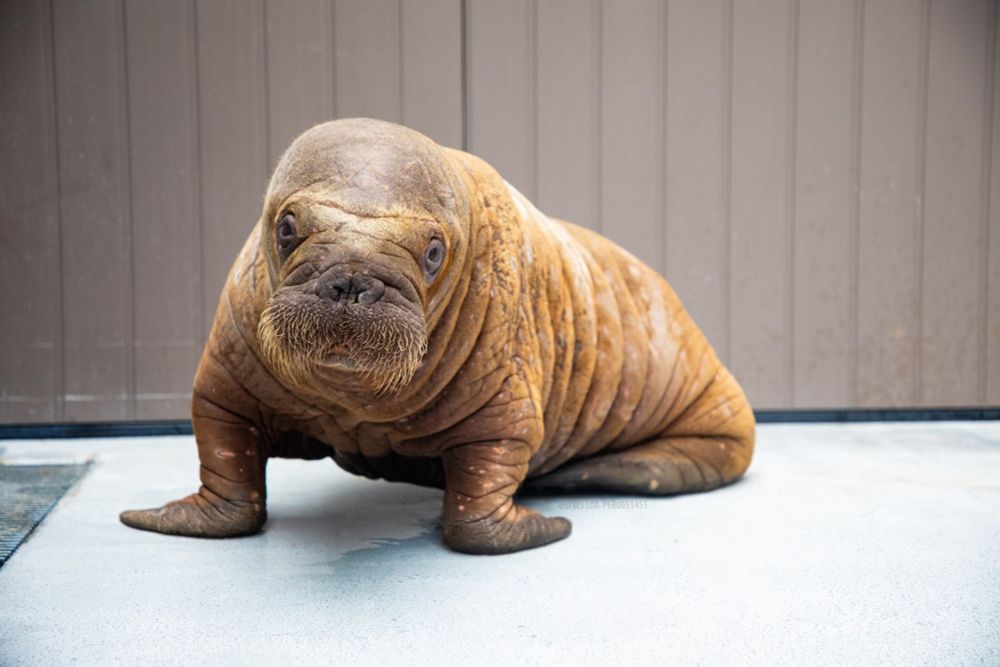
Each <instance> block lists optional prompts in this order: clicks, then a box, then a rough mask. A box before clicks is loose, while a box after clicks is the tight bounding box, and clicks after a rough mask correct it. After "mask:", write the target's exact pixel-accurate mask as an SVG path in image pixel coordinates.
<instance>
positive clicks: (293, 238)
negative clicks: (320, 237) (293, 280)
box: [278, 213, 299, 259]
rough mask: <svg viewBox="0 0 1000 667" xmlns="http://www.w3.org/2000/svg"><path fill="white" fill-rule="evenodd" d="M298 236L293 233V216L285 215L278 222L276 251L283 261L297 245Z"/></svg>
mask: <svg viewBox="0 0 1000 667" xmlns="http://www.w3.org/2000/svg"><path fill="white" fill-rule="evenodd" d="M298 241H299V236H298V234H296V233H295V216H294V215H292V214H291V213H285V214H284V215H283V216H281V220H279V221H278V250H279V251H280V254H281V258H282V259H284V258H286V257H288V255H289V254H290V253H291V252H292V250H294V249H295V246H297V245H298Z"/></svg>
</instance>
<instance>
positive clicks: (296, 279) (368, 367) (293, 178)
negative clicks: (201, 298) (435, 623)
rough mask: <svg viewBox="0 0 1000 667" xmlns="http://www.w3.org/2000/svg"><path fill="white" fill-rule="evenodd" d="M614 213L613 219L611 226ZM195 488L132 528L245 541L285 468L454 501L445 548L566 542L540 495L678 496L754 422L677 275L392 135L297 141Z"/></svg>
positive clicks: (486, 171)
mask: <svg viewBox="0 0 1000 667" xmlns="http://www.w3.org/2000/svg"><path fill="white" fill-rule="evenodd" d="M609 223H610V224H613V221H609ZM192 420H193V423H194V432H195V438H196V440H197V443H198V456H199V458H200V460H201V483H202V486H201V488H200V489H199V490H198V492H197V493H195V494H192V495H190V496H188V497H186V498H184V499H182V500H177V501H175V502H171V503H168V504H167V505H164V506H163V507H160V508H158V509H150V510H133V511H128V512H124V513H123V514H122V515H121V520H122V521H123V522H124V523H125V524H126V525H129V526H132V527H134V528H141V529H145V530H154V531H158V532H161V533H170V534H177V535H194V536H200V537H232V536H237V535H249V534H251V533H255V532H257V531H259V530H260V528H261V526H263V524H264V521H265V520H266V518H267V512H266V508H265V496H266V493H265V482H264V469H265V465H266V463H267V460H268V459H269V458H271V457H292V458H306V459H316V458H326V457H332V458H333V459H334V461H336V462H337V463H338V464H339V465H340V466H341V467H343V468H345V469H346V470H348V471H350V472H352V473H355V474H359V475H364V476H366V477H371V478H383V479H387V480H392V481H403V482H411V483H415V484H422V485H429V486H435V487H439V488H442V489H444V510H443V513H442V530H443V534H444V541H445V542H446V543H447V544H448V545H449V546H450V547H451V548H453V549H456V550H458V551H464V552H468V553H487V554H496V553H506V552H512V551H518V550H521V549H529V548H532V547H538V546H541V545H544V544H548V543H549V542H553V541H555V540H559V539H562V538H564V537H566V536H567V535H569V532H570V523H569V521H567V520H566V519H564V518H560V517H546V516H543V515H541V514H539V513H537V512H535V511H533V510H531V509H528V508H527V507H525V506H523V505H520V504H518V503H517V502H516V498H515V494H516V493H517V491H518V489H520V488H521V487H522V486H524V485H526V484H527V485H528V486H530V487H534V488H541V489H548V490H556V491H558V490H564V491H598V492H599V491H605V492H613V493H636V494H653V495H670V494H677V493H686V492H694V491H707V490H710V489H714V488H716V487H719V486H721V485H723V484H727V483H729V482H732V481H733V480H735V479H737V478H739V477H740V476H741V475H742V474H743V472H744V471H745V470H746V468H747V466H748V465H749V463H750V457H751V455H752V453H753V446H754V418H753V412H752V411H751V409H750V406H749V404H748V403H747V399H746V396H745V395H744V394H743V391H742V390H741V389H740V387H739V385H738V384H737V383H736V381H735V380H734V379H733V377H732V375H730V373H729V372H728V371H727V370H726V369H725V368H724V367H723V366H722V364H721V363H720V362H719V359H718V358H717V357H716V355H715V353H714V351H713V350H712V348H711V347H710V346H709V344H708V343H707V342H706V340H705V337H704V336H703V335H702V333H701V331H699V329H698V328H697V327H696V326H695V325H694V323H693V322H692V321H691V318H690V317H689V316H688V314H687V312H686V311H685V310H684V308H683V306H682V305H681V303H680V301H679V300H678V298H677V295H676V294H674V292H673V290H672V289H671V288H670V286H669V285H667V283H666V281H665V280H664V279H663V278H661V277H660V276H659V275H658V274H656V273H655V272H654V271H653V270H652V269H650V268H649V267H648V266H646V265H644V264H643V263H642V262H640V261H639V260H638V259H636V258H635V257H633V256H632V255H630V254H629V253H628V252H626V251H625V250H623V249H621V248H619V247H618V246H617V245H615V244H613V243H611V242H610V241H608V240H607V239H605V238H603V237H601V236H599V235H597V234H595V233H593V232H590V231H588V230H586V229H583V228H581V227H577V226H574V225H572V224H570V223H567V222H563V221H559V220H553V219H551V218H548V217H546V216H545V215H543V214H542V213H540V212H539V211H538V210H537V209H536V208H535V207H534V206H533V205H532V204H531V202H529V201H528V200H527V199H525V198H524V197H523V196H522V195H521V194H520V193H519V192H517V191H516V190H515V189H514V188H513V187H511V186H510V185H509V184H507V183H506V182H505V181H504V180H503V178H501V177H500V175H499V174H497V172H496V171H495V170H494V169H493V168H492V167H490V166H489V165H488V164H486V163H485V162H484V161H482V160H480V159H479V158H477V157H475V156H473V155H470V154H468V153H464V152H461V151H457V150H451V149H447V148H443V147H441V146H439V145H437V144H436V143H434V142H433V141H431V140H430V139H428V138H427V137H425V136H423V135H422V134H419V133H418V132H414V131H412V130H409V129H406V128H404V127H400V126H398V125H394V124H391V123H386V122H381V121H375V120H367V119H350V120H338V121H334V122H329V123H324V124H322V125H318V126H316V127H314V128H312V129H310V130H308V131H307V132H305V133H304V134H302V135H301V136H300V137H299V138H298V139H296V140H295V142H294V143H293V144H292V145H291V147H290V148H289V149H288V151H287V152H286V153H285V154H284V156H283V157H282V158H281V161H280V163H279V164H278V167H277V169H276V170H275V172H274V175H273V177H272V178H271V182H270V185H269V187H268V190H267V195H266V198H265V201H264V210H263V213H262V214H261V217H260V220H259V221H258V222H257V225H256V227H254V229H253V231H252V232H251V234H250V236H249V238H248V239H247V241H246V244H245V245H244V247H243V250H242V252H241V253H240V255H239V257H238V258H237V259H236V262H235V263H234V264H233V267H232V269H231V270H230V272H229V276H228V278H227V280H226V285H225V288H224V289H223V292H222V297H221V299H220V301H219V307H218V310H217V311H216V314H215V321H214V323H213V325H212V331H211V334H210V336H209V339H208V342H207V344H206V345H205V350H204V353H203V354H202V357H201V362H200V364H199V366H198V372H197V375H196V377H195V383H194V395H193V399H192Z"/></svg>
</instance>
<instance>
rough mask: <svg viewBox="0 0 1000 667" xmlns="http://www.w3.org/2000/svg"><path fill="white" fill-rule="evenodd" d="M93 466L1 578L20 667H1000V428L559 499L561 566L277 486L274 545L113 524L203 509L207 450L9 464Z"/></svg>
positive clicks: (924, 432)
mask: <svg viewBox="0 0 1000 667" xmlns="http://www.w3.org/2000/svg"><path fill="white" fill-rule="evenodd" d="M0 448H6V451H5V452H4V453H2V454H0V460H6V461H8V462H11V461H13V462H16V461H27V460H29V459H35V460H38V459H41V460H46V461H58V460H68V459H69V460H80V459H84V458H87V457H90V456H93V457H94V458H95V460H96V463H95V465H94V466H93V467H92V469H91V470H90V472H89V473H88V474H87V475H86V477H85V478H84V479H83V480H82V481H81V482H80V483H79V484H78V485H77V486H76V487H75V488H74V489H73V490H71V491H70V493H69V494H68V495H67V496H66V497H65V498H64V499H63V500H62V501H61V502H60V503H59V505H58V506H57V507H56V509H55V510H54V511H53V512H52V513H51V514H50V515H49V517H48V518H47V519H46V520H45V522H44V523H43V524H42V525H41V527H40V528H39V529H37V530H36V531H35V533H34V534H33V535H32V536H31V538H30V539H29V540H28V542H27V543H26V544H25V545H23V546H22V547H21V549H20V550H18V552H17V553H15V554H14V556H13V558H12V559H11V560H10V561H9V563H8V564H7V565H6V566H4V567H3V568H0V664H3V665H22V664H24V665H62V664H68V663H78V664H108V663H115V662H121V663H128V664H191V663H195V662H200V663H206V664H217V665H229V664H233V665H245V664H283V665H295V664H358V663H387V662H388V663H399V664H407V663H411V664H417V663H419V664H427V663H431V664H440V663H451V664H455V663H467V662H472V663H473V664H504V663H507V664H520V663H529V664H563V663H567V662H582V663H593V664H601V663H612V664H614V663H617V662H621V660H622V659H624V658H629V659H632V660H636V661H638V660H642V661H645V662H652V663H656V664H665V663H669V664H708V665H743V664H758V665H774V664H781V665H810V664H843V665H878V664H887V665H918V664H926V665H961V664H981V665H1000V423H996V422H993V423H933V424H928V423H914V424H862V425H848V426H844V425H816V426H802V425H774V426H764V427H761V429H760V436H759V449H758V456H757V458H756V460H755V462H754V465H753V467H752V468H751V472H750V474H749V475H748V477H747V478H746V479H745V480H744V481H743V482H741V483H739V484H736V485H734V486H732V487H729V488H727V489H724V490H721V491H717V492H714V493H710V494H706V495H701V496H686V497H679V498H672V499H659V500H652V499H621V498H617V499H611V498H579V497H577V498H546V499H536V500H531V501H530V504H531V505H533V506H534V507H536V508H538V509H539V510H541V511H543V512H546V513H549V514H561V515H565V516H567V517H569V518H570V519H572V520H573V523H574V534H573V535H572V536H571V537H570V538H569V539H568V540H566V541H564V542H561V543H558V544H555V545H552V546H549V547H545V548H543V549H537V550H534V551H528V552H523V553H520V554H516V555H512V556H501V557H473V556H463V555H459V554H455V553H451V552H449V551H447V550H446V549H445V548H444V547H443V546H442V545H441V544H440V543H439V538H438V533H437V531H436V528H435V521H436V518H437V515H438V506H439V501H440V494H439V492H436V491H433V490H427V489H420V488H416V487H410V486H405V485H400V484H388V483H385V482H372V481H369V480H365V479H359V478H354V477H351V476H349V475H347V474H346V473H343V472H341V471H340V470H339V469H338V468H337V467H336V466H335V465H334V464H333V463H332V462H329V461H314V462H300V461H274V462H272V464H271V466H270V471H269V478H270V510H271V519H270V521H269V523H268V524H267V528H266V531H265V532H264V533H263V534H261V535H259V536H255V537H251V538H244V539H237V540H228V541H209V540H197V539H187V538H177V537H164V536H161V535H155V534H151V533H142V532H138V531H134V530H130V529H128V528H125V527H124V526H121V525H120V524H119V523H118V519H117V515H118V512H119V510H121V509H124V508H131V507H143V506H149V505H154V504H159V503H161V502H163V501H165V500H169V499H172V498H175V497H177V496H179V495H182V494H186V493H188V492H190V491H192V490H193V489H194V488H195V486H196V474H197V462H196V459H195V452H194V446H193V441H192V439H191V438H189V437H168V438H147V439H139V440H137V439H128V440H86V441H81V440H76V441H35V442H28V441H18V442H0Z"/></svg>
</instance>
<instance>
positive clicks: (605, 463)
mask: <svg viewBox="0 0 1000 667" xmlns="http://www.w3.org/2000/svg"><path fill="white" fill-rule="evenodd" d="M743 448H744V446H743V445H742V444H741V443H739V442H738V441H736V440H734V439H729V438H697V437H685V438H659V439H656V440H650V441H647V442H644V443H641V444H638V445H636V446H634V447H630V448H628V449H626V450H624V451H620V452H614V453H612V454H602V455H599V456H595V457H593V458H589V459H584V460H582V461H575V462H573V463H570V464H568V465H565V466H563V467H562V468H558V469H556V470H554V471H553V472H550V473H548V474H547V475H543V476H542V477H538V478H535V479H532V480H529V481H528V483H527V484H526V487H527V488H528V489H531V490H537V491H565V492H602V491H603V492H608V493H625V494H643V495H674V494H678V493H695V492H698V491H711V490H712V489H715V488H718V487H720V486H723V485H724V484H729V483H730V482H732V481H735V480H736V479H738V478H739V477H740V476H741V475H742V474H743V471H744V469H745V468H746V466H745V465H740V464H738V463H736V464H734V463H733V462H732V461H733V460H734V459H739V460H745V461H747V462H749V457H744V456H742V455H741V453H740V452H739V451H737V450H739V449H743Z"/></svg>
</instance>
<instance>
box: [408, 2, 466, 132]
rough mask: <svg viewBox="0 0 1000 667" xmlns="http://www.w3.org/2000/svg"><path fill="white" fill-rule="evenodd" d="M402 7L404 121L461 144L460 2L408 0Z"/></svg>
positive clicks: (410, 125) (418, 128)
mask: <svg viewBox="0 0 1000 667" xmlns="http://www.w3.org/2000/svg"><path fill="white" fill-rule="evenodd" d="M401 11H402V20H401V24H402V32H401V33H400V39H401V40H402V44H401V47H400V48H401V49H402V57H403V74H402V76H403V93H402V94H403V110H402V122H403V123H404V124H405V125H407V126H408V127H412V128H413V129H415V130H419V131H421V132H423V133H424V134H426V135H427V136H429V137H430V138H431V139H433V140H434V141H436V142H438V143H440V144H443V145H445V146H450V147H452V148H462V8H461V1H460V0H425V1H424V2H419V3H414V2H403V3H402V4H401Z"/></svg>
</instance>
